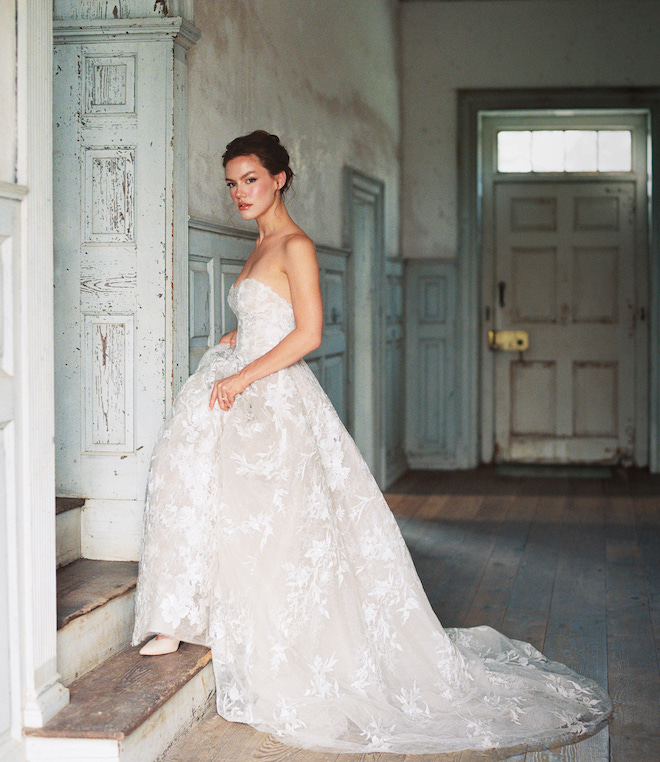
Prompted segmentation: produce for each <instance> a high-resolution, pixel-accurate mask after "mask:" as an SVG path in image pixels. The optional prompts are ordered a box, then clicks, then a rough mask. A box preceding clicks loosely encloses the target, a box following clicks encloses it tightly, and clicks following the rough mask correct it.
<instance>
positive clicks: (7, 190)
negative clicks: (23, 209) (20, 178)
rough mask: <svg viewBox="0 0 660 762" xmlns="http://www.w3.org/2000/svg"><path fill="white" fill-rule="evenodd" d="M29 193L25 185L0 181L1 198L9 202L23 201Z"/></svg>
mask: <svg viewBox="0 0 660 762" xmlns="http://www.w3.org/2000/svg"><path fill="white" fill-rule="evenodd" d="M28 192H29V191H28V189H27V187H26V186H25V185H18V184H17V183H6V182H2V181H0V198H2V199H6V200H7V201H22V200H23V199H24V198H25V197H26V196H27V194H28Z"/></svg>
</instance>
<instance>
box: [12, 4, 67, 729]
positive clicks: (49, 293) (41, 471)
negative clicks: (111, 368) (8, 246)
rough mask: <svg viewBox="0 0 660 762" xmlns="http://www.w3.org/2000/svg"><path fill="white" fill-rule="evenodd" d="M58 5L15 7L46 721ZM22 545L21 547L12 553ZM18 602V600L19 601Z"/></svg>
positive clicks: (33, 692)
mask: <svg viewBox="0 0 660 762" xmlns="http://www.w3.org/2000/svg"><path fill="white" fill-rule="evenodd" d="M51 8H52V5H51V3H50V2H49V0H21V1H20V2H19V3H18V13H17V71H18V83H17V85H18V87H17V93H18V96H17V98H18V99H17V138H18V141H17V142H18V156H17V180H18V183H19V184H20V185H21V186H24V187H25V189H26V195H25V197H24V199H23V200H22V201H21V205H20V242H17V243H18V247H17V249H18V252H17V253H15V257H14V264H15V272H14V289H13V293H14V305H15V306H14V318H15V324H14V350H15V352H14V357H15V366H14V367H15V385H14V406H15V408H14V412H15V424H14V426H15V475H16V478H15V483H14V484H15V494H14V495H13V498H14V500H13V506H12V507H13V510H14V511H15V514H14V516H13V521H12V522H11V524H10V528H11V530H12V532H13V533H14V535H15V538H10V542H11V541H12V539H14V542H15V546H13V547H12V548H11V556H12V557H13V558H15V569H16V576H15V578H14V579H11V580H10V584H15V585H16V590H17V593H18V597H17V601H16V604H15V611H12V614H14V613H15V615H16V618H17V620H18V624H16V620H15V619H13V618H12V621H11V622H10V625H11V626H10V630H11V631H13V632H14V633H15V634H17V636H18V637H17V638H16V639H12V642H11V644H10V647H11V649H12V650H13V651H14V655H15V657H17V661H18V663H19V664H20V672H21V677H20V684H21V708H22V722H23V724H24V725H27V726H32V727H39V726H41V725H43V724H44V723H45V722H46V721H47V720H48V719H50V718H51V717H52V716H53V715H54V714H55V713H56V712H58V711H59V710H60V709H61V708H62V707H63V706H64V705H65V704H66V703H67V701H68V695H69V692H68V690H67V689H66V688H65V687H64V686H63V685H62V684H61V683H60V682H59V675H58V673H57V665H56V621H57V619H56V598H55V484H54V481H55V479H54V474H55V470H54V452H53V410H54V402H53V340H52V336H53V258H52V254H53V239H52V140H51V136H52V126H51V107H52V93H51V77H52V17H51ZM14 553H15V556H14ZM12 608H14V607H13V606H12Z"/></svg>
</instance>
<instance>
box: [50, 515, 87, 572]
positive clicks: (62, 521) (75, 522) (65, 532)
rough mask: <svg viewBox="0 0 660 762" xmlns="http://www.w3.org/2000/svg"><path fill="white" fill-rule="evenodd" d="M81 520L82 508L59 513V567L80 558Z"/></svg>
mask: <svg viewBox="0 0 660 762" xmlns="http://www.w3.org/2000/svg"><path fill="white" fill-rule="evenodd" d="M80 521H81V519H80V508H75V509H72V510H70V511H65V512H64V513H58V514H57V518H56V532H57V568H58V569H59V568H60V566H66V565H67V564H70V563H72V562H73V561H75V560H76V559H78V558H80Z"/></svg>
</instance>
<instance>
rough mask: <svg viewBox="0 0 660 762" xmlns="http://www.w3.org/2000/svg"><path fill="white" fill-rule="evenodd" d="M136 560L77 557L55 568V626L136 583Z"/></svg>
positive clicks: (82, 614) (105, 601) (90, 609)
mask: <svg viewBox="0 0 660 762" xmlns="http://www.w3.org/2000/svg"><path fill="white" fill-rule="evenodd" d="M137 570H138V564H137V561H92V560H90V559H88V558H79V559H78V560H77V561H74V562H73V563H71V564H68V565H67V566H63V567H62V568H61V569H58V571H57V629H58V630H59V629H61V628H62V627H64V626H65V625H67V624H69V622H71V621H72V620H74V619H75V618H76V617H79V616H84V615H85V614H88V613H89V612H90V611H93V610H94V609H96V608H99V607H100V606H103V605H104V604H106V603H108V601H111V600H112V599H113V598H117V597H118V596H120V595H125V594H126V593H127V592H129V591H130V590H133V589H134V588H135V585H136V583H137Z"/></svg>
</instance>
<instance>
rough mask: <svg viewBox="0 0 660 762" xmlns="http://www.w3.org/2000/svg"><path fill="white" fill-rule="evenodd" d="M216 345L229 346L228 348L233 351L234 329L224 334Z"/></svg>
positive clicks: (234, 344)
mask: <svg viewBox="0 0 660 762" xmlns="http://www.w3.org/2000/svg"><path fill="white" fill-rule="evenodd" d="M218 344H229V348H230V349H233V348H234V347H235V346H236V329H235V328H234V330H233V331H229V333H226V334H225V335H224V336H223V337H222V338H221V339H220V341H219V342H218Z"/></svg>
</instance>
